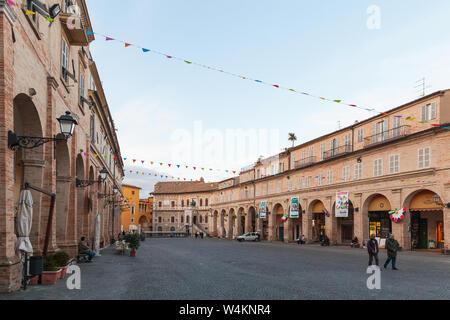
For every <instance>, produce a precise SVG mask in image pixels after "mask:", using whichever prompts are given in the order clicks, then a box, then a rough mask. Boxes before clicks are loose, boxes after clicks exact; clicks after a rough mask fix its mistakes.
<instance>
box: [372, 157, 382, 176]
mask: <svg viewBox="0 0 450 320" xmlns="http://www.w3.org/2000/svg"><path fill="white" fill-rule="evenodd" d="M381 175H383V159H376V160H375V161H374V162H373V176H374V177H379V176H381Z"/></svg>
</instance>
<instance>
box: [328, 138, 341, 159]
mask: <svg viewBox="0 0 450 320" xmlns="http://www.w3.org/2000/svg"><path fill="white" fill-rule="evenodd" d="M338 148H339V141H338V139H336V138H334V139H333V140H331V143H330V151H331V156H335V155H337V154H338V150H339V149H338Z"/></svg>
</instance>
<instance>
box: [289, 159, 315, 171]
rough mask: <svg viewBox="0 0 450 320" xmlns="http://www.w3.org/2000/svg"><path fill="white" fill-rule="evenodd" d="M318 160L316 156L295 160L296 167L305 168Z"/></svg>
mask: <svg viewBox="0 0 450 320" xmlns="http://www.w3.org/2000/svg"><path fill="white" fill-rule="evenodd" d="M315 162H316V157H309V158H305V159H302V160H299V161H295V162H294V166H295V169H298V168H304V167H307V166H310V165H312V164H314V163H315Z"/></svg>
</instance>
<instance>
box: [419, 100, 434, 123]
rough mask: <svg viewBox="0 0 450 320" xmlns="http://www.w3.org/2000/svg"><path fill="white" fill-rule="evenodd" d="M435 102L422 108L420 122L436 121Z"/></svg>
mask: <svg viewBox="0 0 450 320" xmlns="http://www.w3.org/2000/svg"><path fill="white" fill-rule="evenodd" d="M436 117H437V113H436V102H433V103H430V104H427V105H426V106H423V107H422V113H421V121H430V120H433V119H436Z"/></svg>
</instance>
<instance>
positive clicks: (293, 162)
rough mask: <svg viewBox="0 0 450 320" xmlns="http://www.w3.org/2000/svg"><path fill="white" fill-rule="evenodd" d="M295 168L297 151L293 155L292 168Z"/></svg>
mask: <svg viewBox="0 0 450 320" xmlns="http://www.w3.org/2000/svg"><path fill="white" fill-rule="evenodd" d="M294 168H295V153H294V154H293V155H292V163H291V169H294Z"/></svg>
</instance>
